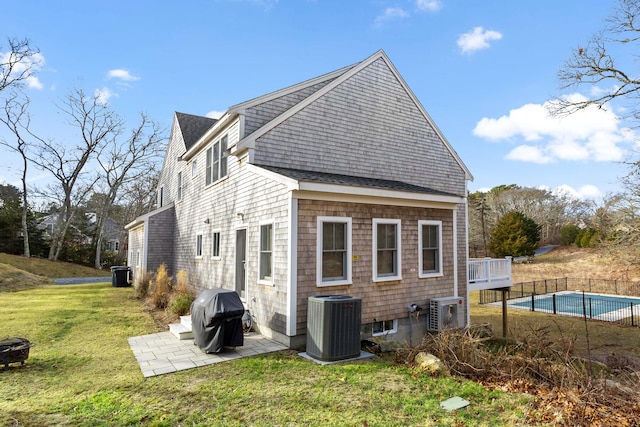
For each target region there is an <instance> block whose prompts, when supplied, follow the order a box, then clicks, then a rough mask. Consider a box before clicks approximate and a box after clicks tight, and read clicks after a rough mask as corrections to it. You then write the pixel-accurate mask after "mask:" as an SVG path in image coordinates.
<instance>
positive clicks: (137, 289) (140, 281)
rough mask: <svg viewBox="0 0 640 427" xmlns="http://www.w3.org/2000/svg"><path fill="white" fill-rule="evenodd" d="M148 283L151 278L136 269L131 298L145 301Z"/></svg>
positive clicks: (147, 293)
mask: <svg viewBox="0 0 640 427" xmlns="http://www.w3.org/2000/svg"><path fill="white" fill-rule="evenodd" d="M149 282H151V276H150V275H149V273H147V272H146V271H144V270H142V269H137V270H136V273H135V277H134V280H133V296H134V297H135V298H138V299H145V298H146V297H147V295H149Z"/></svg>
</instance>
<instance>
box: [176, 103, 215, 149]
mask: <svg viewBox="0 0 640 427" xmlns="http://www.w3.org/2000/svg"><path fill="white" fill-rule="evenodd" d="M176 117H177V119H178V123H179V124H180V130H181V131H182V139H184V145H185V148H186V149H187V150H189V148H191V146H193V144H195V142H196V141H197V140H198V139H199V138H200V137H201V136H202V135H204V133H205V132H206V131H207V129H209V128H210V127H211V126H213V125H214V123H215V122H217V121H218V120H216V119H212V118H210V117H204V116H194V115H193V114H185V113H178V112H177V111H176Z"/></svg>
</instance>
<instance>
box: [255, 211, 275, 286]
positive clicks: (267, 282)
mask: <svg viewBox="0 0 640 427" xmlns="http://www.w3.org/2000/svg"><path fill="white" fill-rule="evenodd" d="M269 224H271V226H272V228H271V230H272V233H271V278H270V279H268V280H265V279H261V278H260V269H261V267H262V265H261V262H262V261H261V260H262V257H261V256H260V255H261V252H262V251H261V250H260V241H261V240H262V226H264V225H269ZM275 246H276V226H275V221H274V220H273V219H268V220H264V221H260V222H259V223H258V284H260V285H267V286H274V285H275V282H274V280H273V276H274V275H275Z"/></svg>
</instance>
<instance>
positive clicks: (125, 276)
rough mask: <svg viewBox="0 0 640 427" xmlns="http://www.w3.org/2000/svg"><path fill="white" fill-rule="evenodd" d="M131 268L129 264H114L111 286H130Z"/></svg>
mask: <svg viewBox="0 0 640 427" xmlns="http://www.w3.org/2000/svg"><path fill="white" fill-rule="evenodd" d="M130 272H131V268H130V267H127V266H121V265H114V266H113V267H111V286H113V287H117V288H124V287H127V286H130V283H129V273H130Z"/></svg>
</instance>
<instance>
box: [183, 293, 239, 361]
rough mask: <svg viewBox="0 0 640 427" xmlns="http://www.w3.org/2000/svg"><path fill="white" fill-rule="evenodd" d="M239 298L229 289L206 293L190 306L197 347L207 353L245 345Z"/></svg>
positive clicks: (201, 294)
mask: <svg viewBox="0 0 640 427" xmlns="http://www.w3.org/2000/svg"><path fill="white" fill-rule="evenodd" d="M243 314H244V306H243V305H242V301H240V296H238V294H237V293H236V292H235V291H231V290H228V289H220V288H217V289H205V290H204V291H202V292H200V293H199V294H198V296H197V297H196V299H195V300H194V301H193V302H192V303H191V329H192V331H193V339H194V341H195V344H196V345H197V346H198V347H200V349H201V350H202V351H204V352H205V353H219V352H221V351H222V350H223V349H224V347H239V346H242V345H244V336H243V332H242V315H243Z"/></svg>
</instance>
